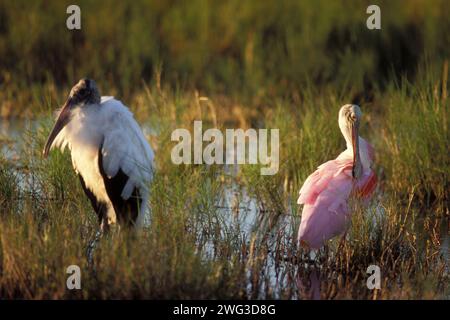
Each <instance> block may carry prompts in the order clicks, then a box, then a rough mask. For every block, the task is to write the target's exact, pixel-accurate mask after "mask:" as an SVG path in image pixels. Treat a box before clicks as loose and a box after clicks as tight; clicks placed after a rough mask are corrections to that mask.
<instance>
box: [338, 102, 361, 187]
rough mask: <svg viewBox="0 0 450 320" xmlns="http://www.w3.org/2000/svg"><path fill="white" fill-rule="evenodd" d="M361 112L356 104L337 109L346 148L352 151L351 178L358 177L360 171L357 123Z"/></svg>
mask: <svg viewBox="0 0 450 320" xmlns="http://www.w3.org/2000/svg"><path fill="white" fill-rule="evenodd" d="M361 117H362V112H361V109H360V108H359V106H357V105H356V104H346V105H344V106H342V107H341V110H339V128H340V129H341V132H342V135H343V136H344V138H345V141H346V142H347V148H349V149H351V150H352V152H353V170H352V175H353V178H355V179H358V178H359V177H360V176H361V173H362V165H361V160H360V156H359V123H360V121H361Z"/></svg>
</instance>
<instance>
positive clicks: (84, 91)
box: [79, 88, 87, 96]
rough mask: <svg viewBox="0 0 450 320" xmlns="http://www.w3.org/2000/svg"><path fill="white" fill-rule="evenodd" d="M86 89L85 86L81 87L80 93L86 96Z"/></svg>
mask: <svg viewBox="0 0 450 320" xmlns="http://www.w3.org/2000/svg"><path fill="white" fill-rule="evenodd" d="M86 91H87V90H86V89H85V88H83V89H80V91H79V94H80V95H81V96H84V95H85V94H86Z"/></svg>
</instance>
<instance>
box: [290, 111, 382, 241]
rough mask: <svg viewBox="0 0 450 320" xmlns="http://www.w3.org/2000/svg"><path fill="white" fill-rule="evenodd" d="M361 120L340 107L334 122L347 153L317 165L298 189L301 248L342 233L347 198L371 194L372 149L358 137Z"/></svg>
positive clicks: (347, 212) (373, 181)
mask: <svg viewBox="0 0 450 320" xmlns="http://www.w3.org/2000/svg"><path fill="white" fill-rule="evenodd" d="M361 116H362V113H361V109H360V108H359V107H358V106H357V105H353V104H346V105H344V106H343V107H341V109H340V110H339V119H338V121H339V128H340V129H341V132H342V135H343V136H344V138H345V141H346V143H347V149H346V150H345V151H344V152H342V153H341V154H340V155H339V156H338V157H337V158H336V159H334V160H330V161H328V162H325V163H324V164H322V165H320V166H319V167H318V168H317V170H316V171H315V172H314V173H312V174H311V175H310V176H309V177H308V178H307V179H306V181H305V183H304V184H303V186H302V188H301V189H300V194H299V198H298V201H297V203H298V204H304V206H303V212H302V218H301V222H300V228H299V230H298V240H299V242H300V244H301V245H302V246H305V247H309V248H313V249H317V248H320V247H321V246H323V244H324V243H325V242H326V241H327V240H329V239H331V238H333V237H334V236H337V235H339V234H341V233H343V232H344V231H345V230H346V226H347V223H348V221H349V219H350V214H351V212H350V209H349V207H348V204H347V201H348V199H349V197H350V196H357V197H360V198H363V199H364V198H365V199H368V198H369V197H370V196H371V195H372V194H373V191H374V190H375V187H376V185H377V177H376V175H375V173H374V171H373V170H372V169H371V164H372V161H373V154H374V149H373V147H372V146H371V145H370V144H369V143H368V142H367V141H366V140H364V139H363V138H361V137H360V136H359V135H358V131H359V123H360V121H361Z"/></svg>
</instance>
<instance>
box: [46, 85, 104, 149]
mask: <svg viewBox="0 0 450 320" xmlns="http://www.w3.org/2000/svg"><path fill="white" fill-rule="evenodd" d="M99 103H100V92H99V91H98V89H97V85H96V84H95V81H94V80H91V79H86V78H85V79H81V80H80V81H78V83H77V84H76V85H74V86H73V88H72V90H70V94H69V97H68V98H67V100H66V102H65V103H64V105H63V107H62V108H61V111H60V112H59V116H58V119H57V120H56V123H55V126H54V127H53V129H52V131H51V132H50V135H49V136H48V139H47V143H46V144H45V147H44V152H43V153H44V157H47V155H48V152H49V151H50V147H51V146H52V143H53V140H55V138H56V136H57V135H58V133H59V132H60V131H61V130H62V129H63V128H64V126H65V125H66V124H67V123H68V122H69V121H70V119H71V116H72V111H73V109H75V108H84V107H86V106H89V105H93V104H94V105H95V104H99Z"/></svg>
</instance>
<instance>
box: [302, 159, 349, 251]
mask: <svg viewBox="0 0 450 320" xmlns="http://www.w3.org/2000/svg"><path fill="white" fill-rule="evenodd" d="M352 188H353V179H352V163H351V161H342V160H331V161H328V162H326V163H324V164H322V165H321V166H320V167H319V168H318V169H317V170H316V171H315V172H314V173H313V174H311V175H310V176H309V177H308V179H306V181H305V183H304V184H303V186H302V188H301V190H300V196H299V199H298V203H299V204H304V207H303V212H302V218H301V223H300V228H299V232H298V239H299V241H300V243H305V244H306V245H307V246H308V247H310V248H314V249H316V248H320V247H321V246H322V245H323V244H324V242H325V241H326V240H328V239H331V238H333V237H334V236H336V235H338V234H340V233H342V232H343V231H345V227H346V225H347V222H348V219H349V209H348V205H347V200H348V197H349V195H350V193H351V192H352Z"/></svg>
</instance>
